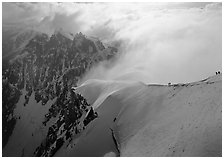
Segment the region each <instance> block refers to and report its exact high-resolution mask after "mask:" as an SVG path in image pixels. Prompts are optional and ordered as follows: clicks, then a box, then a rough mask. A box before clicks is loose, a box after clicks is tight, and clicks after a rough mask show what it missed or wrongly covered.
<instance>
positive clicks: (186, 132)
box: [56, 75, 222, 156]
mask: <svg viewBox="0 0 224 159" xmlns="http://www.w3.org/2000/svg"><path fill="white" fill-rule="evenodd" d="M221 86H222V78H221V75H216V76H213V77H209V78H207V79H205V80H202V81H199V82H194V83H188V84H176V85H171V86H166V85H146V84H144V83H140V82H127V83H126V82H124V81H122V82H119V81H116V82H114V81H109V82H108V81H100V80H90V81H87V82H86V83H84V84H82V85H81V86H79V87H77V88H76V92H78V93H81V94H82V95H83V96H84V97H85V98H86V99H87V101H88V102H89V103H90V104H91V105H92V106H93V108H94V109H95V111H97V113H98V115H99V117H98V118H97V119H95V120H94V121H93V122H91V123H90V124H89V125H88V126H87V128H86V129H85V130H84V132H83V133H82V134H81V136H80V137H79V138H78V140H77V142H75V144H74V147H72V148H62V149H61V150H59V152H58V153H57V154H56V156H221V155H222V107H221V105H222V98H221V95H222V87H221ZM113 137H114V138H115V140H116V142H117V144H118V147H117V146H116V144H115V141H114V138H113Z"/></svg>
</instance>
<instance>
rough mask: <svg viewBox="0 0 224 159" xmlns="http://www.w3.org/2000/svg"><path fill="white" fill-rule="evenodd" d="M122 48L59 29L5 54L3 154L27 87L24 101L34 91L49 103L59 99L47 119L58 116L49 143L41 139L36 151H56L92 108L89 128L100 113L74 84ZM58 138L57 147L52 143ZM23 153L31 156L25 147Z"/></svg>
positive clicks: (49, 153)
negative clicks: (66, 33) (118, 48)
mask: <svg viewBox="0 0 224 159" xmlns="http://www.w3.org/2000/svg"><path fill="white" fill-rule="evenodd" d="M3 40H4V39H3ZM116 53H117V49H116V48H114V47H107V48H105V47H104V45H103V43H102V42H100V41H99V40H96V41H92V40H90V39H88V38H87V37H86V36H85V35H83V34H82V33H78V34H76V35H75V36H74V39H73V40H71V39H69V38H67V37H66V36H64V35H63V34H62V33H61V32H59V31H58V32H55V34H53V35H52V36H50V37H49V36H48V35H47V34H44V33H42V34H36V35H35V36H34V38H32V39H31V40H29V42H28V43H27V45H25V47H24V48H22V49H21V50H19V51H17V52H16V53H15V54H14V55H13V56H11V58H9V59H8V60H4V61H3V63H4V67H3V71H2V72H3V73H2V81H3V82H2V84H3V89H2V93H3V105H2V108H3V109H2V110H3V114H2V115H3V117H2V119H3V134H2V137H3V155H4V147H5V146H6V145H7V142H8V140H9V138H10V136H11V134H12V132H13V129H14V127H15V125H16V121H17V120H20V118H22V116H21V117H20V116H16V115H15V114H14V109H15V108H16V107H17V103H18V100H19V99H20V97H21V95H22V92H23V91H22V90H25V92H26V94H25V102H24V103H23V105H24V107H26V106H27V104H28V102H29V100H30V97H31V95H32V94H34V95H35V101H36V102H37V103H39V102H41V104H42V105H43V106H44V105H45V104H46V103H47V102H48V101H50V100H51V101H52V100H55V102H54V103H53V104H52V105H51V106H50V108H49V111H48V113H47V114H45V117H44V121H42V123H43V125H45V126H46V124H47V123H48V121H49V120H50V119H51V118H56V117H57V119H58V120H57V122H56V123H55V124H53V125H52V126H50V127H49V130H48V134H46V138H45V140H44V141H43V142H44V143H41V145H40V146H39V147H38V148H37V149H36V151H35V153H34V155H36V156H53V154H54V153H55V152H56V151H57V150H58V149H59V147H60V146H61V145H62V144H63V143H64V140H66V139H67V140H68V138H69V137H71V136H72V135H71V133H72V132H73V131H74V132H76V133H78V132H79V131H81V129H80V130H79V129H78V128H77V125H80V123H81V121H80V118H81V117H82V116H83V115H86V113H88V114H90V115H87V118H86V119H85V120H84V121H85V122H84V121H83V120H82V122H84V123H85V124H84V126H83V125H82V126H80V128H84V127H85V125H87V123H89V122H90V121H91V120H93V119H94V118H95V117H96V116H97V115H96V114H95V113H94V111H93V110H92V109H91V108H90V107H88V106H89V104H88V103H87V102H86V100H85V99H84V98H83V97H82V96H81V95H79V94H76V93H74V92H73V91H72V90H71V88H72V87H73V86H77V82H78V80H79V79H80V78H81V77H82V75H84V73H85V72H87V71H88V70H89V69H90V68H91V67H92V66H93V65H94V64H96V63H98V62H100V61H103V60H110V59H112V58H113V57H115V54H116ZM58 115H59V116H58ZM62 126H63V129H60V131H61V133H64V138H62V137H61V138H60V139H59V138H58V136H57V135H56V134H58V131H59V128H60V127H62ZM65 134H66V135H65ZM55 142H56V147H55V148H52V145H53V144H54V143H55ZM22 154H23V156H24V155H25V156H26V154H24V152H23V153H22Z"/></svg>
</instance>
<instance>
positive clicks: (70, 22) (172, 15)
mask: <svg viewBox="0 0 224 159" xmlns="http://www.w3.org/2000/svg"><path fill="white" fill-rule="evenodd" d="M10 10H14V12H13V13H12V12H10ZM221 19H222V5H221V3H88V4H85V3H19V4H18V3H3V24H4V23H9V22H21V21H22V22H23V23H24V24H29V25H30V24H32V25H33V26H35V27H36V28H38V29H39V30H42V31H45V32H48V33H52V32H53V30H55V29H59V28H63V30H65V31H69V32H72V33H76V32H79V31H81V32H84V34H87V36H96V37H100V39H102V40H103V41H104V42H107V43H109V42H111V43H118V42H119V43H120V42H121V45H120V46H121V47H120V53H121V57H120V58H119V59H118V60H117V62H115V63H113V64H111V63H110V64H109V65H108V63H107V62H103V63H101V64H100V65H97V66H96V67H94V68H93V69H91V71H90V72H88V74H87V75H86V76H85V78H84V80H86V79H89V78H99V79H106V80H107V79H122V80H140V81H143V82H147V83H168V82H190V81H196V80H200V79H202V78H205V77H207V76H210V75H212V74H214V72H215V71H217V70H221V65H222V61H221V56H222V51H221V50H222V44H221V41H222V36H221V32H222V25H221V23H222V21H221Z"/></svg>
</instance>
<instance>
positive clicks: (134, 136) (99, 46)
mask: <svg viewBox="0 0 224 159" xmlns="http://www.w3.org/2000/svg"><path fill="white" fill-rule="evenodd" d="M8 33H10V32H8ZM23 33H24V34H22V31H19V33H16V34H15V35H14V34H13V35H12V37H14V38H9V39H6V41H8V40H10V39H11V40H12V39H14V41H13V40H12V41H11V42H12V46H13V47H11V46H10V47H7V46H5V44H9V43H7V42H6V43H3V46H5V47H3V48H8V49H9V48H11V50H8V51H7V49H5V51H6V52H5V55H6V56H5V57H6V58H4V60H3V63H4V65H3V66H4V67H3V74H2V86H3V89H2V93H3V96H2V101H3V105H2V110H3V112H2V120H3V125H2V135H3V156H221V155H222V140H221V139H222V98H221V96H222V78H221V74H218V75H216V76H212V77H209V78H207V79H204V80H202V81H199V82H194V83H186V84H173V85H147V84H145V83H142V82H133V81H130V80H128V81H127V80H122V81H120V80H119V79H117V80H113V81H112V80H111V81H103V80H94V79H92V80H88V81H86V82H84V83H83V84H82V85H81V86H77V83H78V81H79V80H80V79H81V78H82V76H83V75H84V74H85V73H86V72H87V71H88V70H90V69H91V68H92V67H93V66H94V65H95V64H97V63H99V62H101V61H104V60H112V59H113V58H114V57H115V56H116V54H117V49H116V48H114V47H110V46H107V47H106V46H105V45H104V44H103V43H102V42H101V41H99V40H98V39H93V38H88V37H86V36H85V35H83V34H82V33H78V34H76V35H72V34H66V33H63V32H62V31H56V32H55V33H54V34H53V35H52V36H50V37H49V36H48V35H46V34H43V33H37V32H32V31H31V32H30V34H29V31H28V32H26V31H24V32H23ZM20 35H21V36H22V37H23V38H22V37H21V38H19V37H20ZM15 39H21V40H16V41H18V44H15ZM3 40H4V37H3ZM14 46H15V47H14ZM7 53H9V54H8V55H7Z"/></svg>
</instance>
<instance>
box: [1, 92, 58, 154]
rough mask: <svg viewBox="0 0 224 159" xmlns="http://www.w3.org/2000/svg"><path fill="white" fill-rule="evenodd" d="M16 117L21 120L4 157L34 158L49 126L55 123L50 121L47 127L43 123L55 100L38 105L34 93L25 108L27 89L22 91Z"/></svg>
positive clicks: (5, 150) (18, 121)
mask: <svg viewBox="0 0 224 159" xmlns="http://www.w3.org/2000/svg"><path fill="white" fill-rule="evenodd" d="M22 94H23V95H22V96H21V97H20V100H19V102H18V103H17V107H16V109H15V116H16V117H17V118H18V119H19V120H17V123H16V125H15V130H14V131H13V133H12V136H11V137H10V139H9V141H8V143H7V145H6V147H5V148H4V151H3V156H12V157H15V156H17V157H18V156H33V153H34V151H35V149H36V148H37V146H38V145H40V143H41V141H42V140H43V139H44V137H45V136H46V134H47V131H48V128H49V125H50V124H51V123H52V122H54V121H53V120H52V121H50V122H49V123H48V124H47V125H46V127H44V126H43V124H42V121H43V119H44V115H45V114H46V113H47V111H48V109H49V108H50V106H51V104H52V103H53V102H54V100H52V101H51V100H50V101H49V102H48V103H47V104H46V105H45V106H42V105H41V103H36V101H35V97H34V93H32V95H31V98H30V100H29V102H28V104H27V105H26V106H25V107H24V105H23V103H24V102H25V98H24V96H25V94H26V91H25V89H23V90H22Z"/></svg>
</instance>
